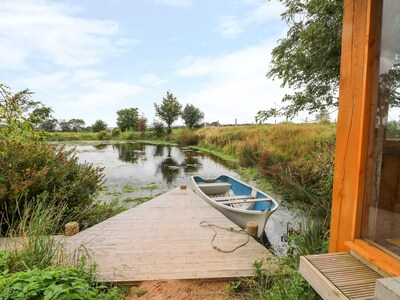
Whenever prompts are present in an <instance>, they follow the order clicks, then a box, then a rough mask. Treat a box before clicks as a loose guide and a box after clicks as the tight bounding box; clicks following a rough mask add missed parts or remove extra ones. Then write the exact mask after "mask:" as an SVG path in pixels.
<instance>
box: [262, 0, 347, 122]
mask: <svg viewBox="0 0 400 300" xmlns="http://www.w3.org/2000/svg"><path fill="white" fill-rule="evenodd" d="M279 1H280V2H282V3H283V4H284V5H285V6H286V11H285V12H284V13H283V14H282V19H283V20H285V21H286V22H287V23H288V24H289V26H290V29H289V31H288V33H287V37H286V38H283V39H281V40H280V41H279V45H278V46H277V47H275V48H274V49H273V51H272V61H271V68H270V70H269V72H268V77H272V78H279V79H281V80H282V86H288V87H291V88H293V89H294V90H295V93H294V94H292V95H288V94H287V95H285V96H284V98H283V99H282V101H283V102H286V103H288V104H287V105H286V106H284V107H282V108H281V109H276V108H273V109H270V110H267V111H260V112H259V113H258V115H257V119H258V121H263V120H266V119H267V118H269V117H271V116H277V115H285V116H287V117H289V118H291V117H293V116H295V115H296V114H297V113H298V112H299V111H302V110H307V111H309V112H311V113H315V112H318V111H319V110H320V109H321V108H325V109H329V108H332V107H336V106H337V90H338V84H339V71H340V50H341V26H342V18H343V0H338V1H331V0H279Z"/></svg>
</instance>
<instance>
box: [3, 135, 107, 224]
mask: <svg viewBox="0 0 400 300" xmlns="http://www.w3.org/2000/svg"><path fill="white" fill-rule="evenodd" d="M0 170H1V173H0V190H1V193H0V211H1V212H3V217H6V219H8V220H10V219H12V216H11V215H10V214H11V213H13V212H15V211H16V209H17V208H18V207H19V208H22V207H23V205H24V204H25V202H29V201H32V199H33V198H37V197H38V196H40V195H43V194H48V196H47V199H48V200H49V201H55V202H56V203H58V204H61V203H65V204H66V205H67V210H66V213H68V212H70V211H71V210H73V209H82V210H84V209H85V208H87V207H88V206H90V205H91V204H92V203H93V201H94V196H95V195H96V193H97V191H98V189H99V188H100V187H101V185H102V183H103V176H104V175H103V173H102V170H103V169H102V168H98V167H93V166H92V165H91V164H88V163H84V164H80V163H79V162H78V158H77V157H76V156H74V155H70V154H68V153H66V152H65V151H64V148H63V147H59V146H56V145H53V144H44V143H41V142H35V141H28V142H20V141H15V140H11V139H10V140H1V139H0ZM0 223H1V222H0ZM3 229H4V228H3Z"/></svg>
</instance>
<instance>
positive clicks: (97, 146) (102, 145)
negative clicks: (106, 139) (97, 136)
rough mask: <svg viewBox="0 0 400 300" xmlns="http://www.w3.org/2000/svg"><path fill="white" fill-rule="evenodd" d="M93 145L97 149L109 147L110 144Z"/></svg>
mask: <svg viewBox="0 0 400 300" xmlns="http://www.w3.org/2000/svg"><path fill="white" fill-rule="evenodd" d="M93 147H94V148H95V149H96V150H104V149H106V148H107V147H108V144H98V145H93Z"/></svg>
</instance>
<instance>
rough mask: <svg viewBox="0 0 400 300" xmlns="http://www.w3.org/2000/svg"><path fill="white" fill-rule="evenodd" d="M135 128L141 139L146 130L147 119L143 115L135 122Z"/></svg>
mask: <svg viewBox="0 0 400 300" xmlns="http://www.w3.org/2000/svg"><path fill="white" fill-rule="evenodd" d="M137 128H138V130H139V131H140V134H141V136H142V137H143V136H144V134H145V133H146V129H147V118H146V117H145V116H144V115H143V114H142V115H141V116H140V118H139V119H138V120H137Z"/></svg>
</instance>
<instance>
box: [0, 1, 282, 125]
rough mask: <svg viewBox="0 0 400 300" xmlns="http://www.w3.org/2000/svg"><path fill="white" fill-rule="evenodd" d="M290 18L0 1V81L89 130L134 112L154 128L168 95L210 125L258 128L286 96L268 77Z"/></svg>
mask: <svg viewBox="0 0 400 300" xmlns="http://www.w3.org/2000/svg"><path fill="white" fill-rule="evenodd" d="M283 11H284V8H283V6H282V5H281V4H280V3H279V2H278V1H277V0H271V1H267V0H79V1H78V0H64V1H54V0H53V1H46V0H30V1H24V0H0V57H1V59H0V83H3V84H6V85H8V86H9V87H10V88H11V90H12V91H14V92H16V91H19V90H22V89H25V88H29V89H30V90H32V91H33V92H35V94H34V99H35V100H39V101H42V102H43V103H44V104H45V105H46V106H50V107H51V108H52V109H53V111H54V116H55V117H56V118H57V119H67V120H68V119H71V118H79V119H83V120H84V121H85V122H86V125H87V126H88V125H92V124H93V123H94V122H95V121H96V120H98V119H101V120H103V121H105V122H106V123H107V124H108V125H109V126H111V127H112V126H115V125H116V118H117V114H116V112H117V111H118V110H120V109H124V108H131V107H137V108H138V109H139V112H140V113H143V114H144V115H145V117H146V118H147V119H148V120H149V123H152V122H153V120H154V119H156V116H155V109H154V103H157V104H160V103H161V102H162V99H163V97H164V96H165V95H166V92H167V91H168V90H170V91H171V92H172V93H173V95H174V96H175V97H176V98H177V100H178V101H179V102H180V103H181V104H182V106H185V105H186V104H188V103H190V104H193V105H194V106H196V107H198V108H199V109H200V110H201V111H203V112H204V114H205V121H206V122H214V121H219V122H220V123H221V124H233V123H235V119H236V120H237V123H239V124H242V123H254V121H255V115H256V114H257V112H258V111H259V110H264V109H268V108H271V107H275V106H276V105H280V99H281V98H282V97H283V96H284V94H285V93H287V92H288V89H284V88H281V87H280V85H281V82H280V81H279V80H272V79H268V78H267V77H266V73H267V72H268V69H269V63H270V59H271V50H272V49H273V48H274V47H275V46H276V45H277V41H278V40H279V39H280V38H282V37H284V36H285V35H286V31H287V29H288V26H287V25H286V23H285V22H284V21H282V20H281V18H280V14H281V13H282V12H283ZM269 121H270V122H275V120H274V119H271V120H269ZM277 121H280V120H279V119H277ZM180 123H182V121H180V122H177V124H180Z"/></svg>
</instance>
